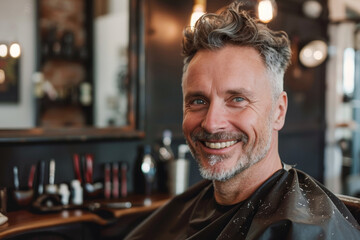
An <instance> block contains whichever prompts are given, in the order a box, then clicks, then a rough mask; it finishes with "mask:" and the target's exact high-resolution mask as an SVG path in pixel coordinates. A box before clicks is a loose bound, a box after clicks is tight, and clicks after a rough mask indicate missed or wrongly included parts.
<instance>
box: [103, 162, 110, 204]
mask: <svg viewBox="0 0 360 240" xmlns="http://www.w3.org/2000/svg"><path fill="white" fill-rule="evenodd" d="M104 195H105V198H106V199H109V198H110V196H111V180H110V163H106V164H105V189H104Z"/></svg>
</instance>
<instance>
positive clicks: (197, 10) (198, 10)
mask: <svg viewBox="0 0 360 240" xmlns="http://www.w3.org/2000/svg"><path fill="white" fill-rule="evenodd" d="M204 13H205V9H204V7H203V6H202V5H201V4H196V5H195V6H194V8H193V13H192V14H191V19H190V27H191V28H194V27H195V23H196V21H197V20H198V19H199V18H200V17H201V16H202V15H204Z"/></svg>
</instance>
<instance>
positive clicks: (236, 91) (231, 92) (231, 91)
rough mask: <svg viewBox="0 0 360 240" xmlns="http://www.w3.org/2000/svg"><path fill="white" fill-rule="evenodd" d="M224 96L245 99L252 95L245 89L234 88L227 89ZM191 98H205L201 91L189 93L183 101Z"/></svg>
mask: <svg viewBox="0 0 360 240" xmlns="http://www.w3.org/2000/svg"><path fill="white" fill-rule="evenodd" d="M225 94H226V95H242V96H244V97H246V98H253V97H254V93H253V92H251V91H249V90H247V89H245V88H236V89H229V90H227V91H226V92H225ZM193 97H206V94H205V93H204V92H203V91H193V92H189V93H187V94H186V95H185V97H184V100H185V102H186V101H187V100H189V98H193Z"/></svg>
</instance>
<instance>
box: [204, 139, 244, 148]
mask: <svg viewBox="0 0 360 240" xmlns="http://www.w3.org/2000/svg"><path fill="white" fill-rule="evenodd" d="M235 143H237V141H228V142H205V146H207V147H208V148H212V149H222V148H227V147H230V146H232V145H234V144H235Z"/></svg>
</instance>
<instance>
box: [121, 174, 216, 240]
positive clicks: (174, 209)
mask: <svg viewBox="0 0 360 240" xmlns="http://www.w3.org/2000/svg"><path fill="white" fill-rule="evenodd" d="M211 187H212V183H211V182H210V181H201V182H199V183H196V184H195V185H193V186H191V187H190V188H189V189H188V190H187V191H185V192H184V193H182V194H180V195H177V196H175V197H173V198H172V199H171V200H170V201H169V202H167V203H166V204H165V205H164V206H162V207H161V208H159V209H157V210H156V211H155V212H154V213H152V214H151V215H150V216H149V217H148V218H147V219H145V220H144V221H143V222H142V223H141V224H140V225H139V226H137V227H136V228H135V229H134V230H133V231H132V232H131V233H130V234H129V235H128V236H127V238H126V239H174V238H175V237H176V236H177V235H183V234H184V231H186V226H187V224H188V223H189V219H190V217H191V214H192V211H193V207H194V206H195V203H196V202H197V201H198V199H200V198H201V196H202V195H203V194H204V193H205V192H207V191H208V190H209V189H210V188H211ZM165 229H166V231H164V230H165Z"/></svg>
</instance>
